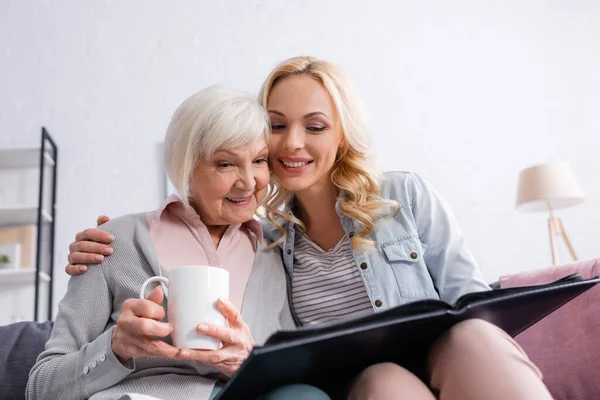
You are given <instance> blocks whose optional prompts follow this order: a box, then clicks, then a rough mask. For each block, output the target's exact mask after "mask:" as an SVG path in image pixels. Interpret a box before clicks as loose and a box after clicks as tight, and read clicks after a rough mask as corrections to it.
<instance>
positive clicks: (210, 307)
mask: <svg viewBox="0 0 600 400" xmlns="http://www.w3.org/2000/svg"><path fill="white" fill-rule="evenodd" d="M152 282H160V283H162V284H164V285H165V286H166V287H167V288H168V290H167V291H165V295H166V296H167V317H168V319H169V323H171V324H172V325H173V327H174V331H173V333H172V334H171V338H172V340H173V345H174V346H175V347H177V348H179V349H206V350H216V349H218V348H220V347H221V341H220V340H218V339H215V338H213V337H210V336H205V335H201V334H199V333H197V332H196V326H198V324H200V323H209V324H215V325H221V326H226V324H225V317H224V316H223V314H221V312H220V311H219V310H218V309H217V307H216V302H217V299H218V298H219V297H223V298H225V299H229V272H228V271H227V270H224V269H223V268H217V267H209V266H197V265H190V266H185V267H176V268H173V269H172V270H170V271H169V277H168V278H165V277H164V276H154V277H152V278H149V279H146V281H145V282H144V284H143V285H142V289H141V290H140V299H144V298H145V296H144V294H145V292H146V286H148V284H150V283H152Z"/></svg>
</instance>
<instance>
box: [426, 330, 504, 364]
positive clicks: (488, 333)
mask: <svg viewBox="0 0 600 400" xmlns="http://www.w3.org/2000/svg"><path fill="white" fill-rule="evenodd" d="M505 337H506V334H505V333H504V332H503V331H502V330H501V329H500V328H498V327H496V326H495V325H493V324H491V323H489V322H486V321H484V320H481V319H469V320H466V321H462V322H459V323H458V324H456V325H454V326H453V327H452V328H450V329H449V330H448V332H446V333H445V334H444V335H443V336H442V337H441V338H439V339H438V340H437V341H436V343H435V344H434V346H433V348H432V350H431V352H430V354H429V369H430V370H431V368H432V367H433V365H434V364H436V363H437V362H439V361H440V360H441V359H444V360H445V362H449V363H453V362H459V360H460V359H464V358H470V357H485V356H486V354H487V353H488V352H490V351H494V350H495V349H497V348H498V347H499V346H498V343H499V341H502V340H503V339H504V338H505Z"/></svg>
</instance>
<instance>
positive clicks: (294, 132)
mask: <svg viewBox="0 0 600 400" xmlns="http://www.w3.org/2000/svg"><path fill="white" fill-rule="evenodd" d="M283 147H284V149H285V150H286V151H288V152H294V151H297V150H300V149H302V148H304V131H303V129H302V127H301V126H296V125H295V126H291V127H290V129H288V130H287V131H286V132H285V133H284V138H283Z"/></svg>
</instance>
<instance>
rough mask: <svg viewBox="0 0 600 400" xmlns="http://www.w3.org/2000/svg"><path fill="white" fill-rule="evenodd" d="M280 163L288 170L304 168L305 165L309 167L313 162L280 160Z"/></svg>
mask: <svg viewBox="0 0 600 400" xmlns="http://www.w3.org/2000/svg"><path fill="white" fill-rule="evenodd" d="M279 162H281V163H282V164H283V165H285V166H286V167H288V168H298V167H303V166H305V165H308V164H310V163H312V161H302V162H289V161H283V160H279Z"/></svg>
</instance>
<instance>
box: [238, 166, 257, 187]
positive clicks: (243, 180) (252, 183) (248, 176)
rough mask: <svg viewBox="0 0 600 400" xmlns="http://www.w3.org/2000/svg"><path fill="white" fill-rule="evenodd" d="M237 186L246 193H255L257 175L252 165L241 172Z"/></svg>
mask: <svg viewBox="0 0 600 400" xmlns="http://www.w3.org/2000/svg"><path fill="white" fill-rule="evenodd" d="M236 186H237V187H238V188H239V189H242V190H244V192H246V193H248V192H254V189H255V188H256V174H255V171H254V168H252V165H249V166H247V167H246V168H244V169H242V170H241V171H240V175H239V179H238V180H237V182H236Z"/></svg>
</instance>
